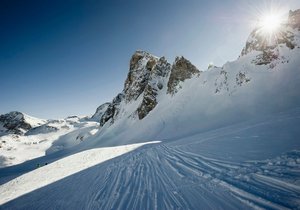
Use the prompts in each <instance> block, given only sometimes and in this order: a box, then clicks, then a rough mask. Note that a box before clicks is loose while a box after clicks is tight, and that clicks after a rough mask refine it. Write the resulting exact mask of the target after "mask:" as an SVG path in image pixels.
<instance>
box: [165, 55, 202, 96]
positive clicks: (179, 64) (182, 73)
mask: <svg viewBox="0 0 300 210" xmlns="http://www.w3.org/2000/svg"><path fill="white" fill-rule="evenodd" d="M196 74H200V71H199V70H198V69H197V68H196V67H195V66H194V65H193V64H192V63H191V62H190V61H189V60H187V59H185V58H184V57H183V56H180V57H176V59H175V62H174V64H173V65H172V69H171V74H170V78H169V81H168V91H167V92H168V93H170V94H175V93H176V92H177V91H178V89H177V86H178V84H179V82H183V81H185V80H186V79H190V78H192V76H193V75H196Z"/></svg>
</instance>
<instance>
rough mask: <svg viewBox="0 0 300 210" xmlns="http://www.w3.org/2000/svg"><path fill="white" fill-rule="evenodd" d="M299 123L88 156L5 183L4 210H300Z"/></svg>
mask: <svg viewBox="0 0 300 210" xmlns="http://www.w3.org/2000/svg"><path fill="white" fill-rule="evenodd" d="M299 124H300V108H299V109H295V110H292V111H289V112H285V113H280V114H278V115H276V116H271V117H268V118H267V119H264V118H263V119H258V120H254V121H249V122H244V123H237V124H235V125H231V126H228V127H224V128H220V129H216V130H212V131H208V132H204V133H200V134H194V135H191V136H186V137H183V138H179V139H173V140H167V141H165V142H146V143H140V144H132V145H125V146H116V147H109V148H99V149H91V150H86V151H83V152H80V153H77V154H74V155H71V156H68V157H65V158H62V159H60V160H58V161H56V162H53V163H50V164H48V165H45V166H43V167H41V168H38V169H36V170H33V171H31V172H28V173H25V174H23V175H21V176H19V177H17V178H15V179H12V180H11V181H9V182H7V183H5V184H3V185H1V187H0V194H1V198H0V202H1V204H2V205H1V209H199V208H201V209H249V208H251V209H252V208H254V209H297V208H299V205H300V200H299V198H300V182H299V177H300V150H299V148H300V143H299V140H298V136H299V135H300V130H299ZM297 149H298V150H297Z"/></svg>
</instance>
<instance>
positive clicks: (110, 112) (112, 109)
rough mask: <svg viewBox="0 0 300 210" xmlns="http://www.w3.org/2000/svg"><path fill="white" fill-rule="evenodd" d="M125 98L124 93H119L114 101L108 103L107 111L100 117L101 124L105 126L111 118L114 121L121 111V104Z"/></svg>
mask: <svg viewBox="0 0 300 210" xmlns="http://www.w3.org/2000/svg"><path fill="white" fill-rule="evenodd" d="M123 98H124V94H123V93H119V94H118V95H117V96H116V97H115V98H114V99H113V101H112V103H110V104H109V105H108V107H107V109H106V111H105V112H104V114H103V115H102V117H101V119H100V126H103V125H104V124H105V123H106V122H108V121H109V120H111V123H113V122H114V120H115V118H116V117H117V115H118V113H119V111H120V104H121V102H122V100H123Z"/></svg>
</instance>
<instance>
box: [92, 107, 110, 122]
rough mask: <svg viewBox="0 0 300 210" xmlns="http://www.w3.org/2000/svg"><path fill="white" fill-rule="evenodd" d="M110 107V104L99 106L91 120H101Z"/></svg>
mask: <svg viewBox="0 0 300 210" xmlns="http://www.w3.org/2000/svg"><path fill="white" fill-rule="evenodd" d="M109 105H110V103H104V104H102V105H100V106H99V107H98V108H97V110H96V112H95V114H94V115H93V116H92V117H91V119H92V120H95V121H100V119H101V118H102V116H103V114H104V113H105V111H106V110H107V108H108V106H109Z"/></svg>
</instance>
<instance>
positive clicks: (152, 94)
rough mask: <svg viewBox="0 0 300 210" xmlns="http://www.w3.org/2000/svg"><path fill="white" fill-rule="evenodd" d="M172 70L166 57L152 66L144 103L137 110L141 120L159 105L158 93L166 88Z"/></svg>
mask: <svg viewBox="0 0 300 210" xmlns="http://www.w3.org/2000/svg"><path fill="white" fill-rule="evenodd" d="M148 63H149V62H148ZM170 70H171V65H170V64H169V63H168V62H167V60H166V59H165V57H161V58H160V59H159V60H158V61H157V63H156V64H155V65H154V66H152V70H151V72H150V77H149V80H148V82H147V85H146V87H145V90H144V96H143V101H142V103H141V104H140V106H139V107H138V109H137V114H138V117H139V119H143V118H144V117H145V116H146V115H147V114H148V113H149V112H150V111H151V110H153V109H154V107H155V106H156V105H157V95H158V92H159V91H161V90H162V89H163V87H164V86H165V84H166V78H167V76H168V75H169V73H170Z"/></svg>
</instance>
